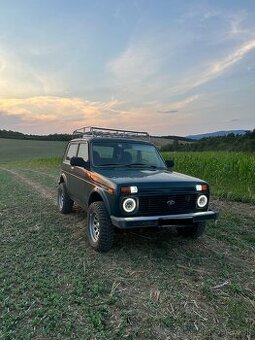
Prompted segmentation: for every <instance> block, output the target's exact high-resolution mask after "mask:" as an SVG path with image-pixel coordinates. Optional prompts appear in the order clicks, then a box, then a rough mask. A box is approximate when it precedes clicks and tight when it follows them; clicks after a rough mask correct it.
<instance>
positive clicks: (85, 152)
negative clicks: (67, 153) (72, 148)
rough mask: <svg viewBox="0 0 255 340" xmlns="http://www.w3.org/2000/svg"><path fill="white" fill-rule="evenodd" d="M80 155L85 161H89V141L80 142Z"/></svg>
mask: <svg viewBox="0 0 255 340" xmlns="http://www.w3.org/2000/svg"><path fill="white" fill-rule="evenodd" d="M78 157H81V158H83V159H84V161H85V162H87V161H88V144H87V143H82V144H80V146H79V151H78Z"/></svg>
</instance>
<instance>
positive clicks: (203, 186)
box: [196, 184, 208, 191]
mask: <svg viewBox="0 0 255 340" xmlns="http://www.w3.org/2000/svg"><path fill="white" fill-rule="evenodd" d="M196 190H197V191H207V190H208V185H207V184H197V185H196Z"/></svg>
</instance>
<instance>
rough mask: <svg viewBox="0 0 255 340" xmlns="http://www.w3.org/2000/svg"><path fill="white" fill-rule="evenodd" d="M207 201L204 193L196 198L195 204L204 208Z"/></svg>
mask: <svg viewBox="0 0 255 340" xmlns="http://www.w3.org/2000/svg"><path fill="white" fill-rule="evenodd" d="M207 203H208V198H207V196H205V195H200V196H199V197H198V199H197V205H198V207H199V208H204V207H205V206H206V204H207Z"/></svg>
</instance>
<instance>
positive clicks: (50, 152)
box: [0, 138, 66, 163]
mask: <svg viewBox="0 0 255 340" xmlns="http://www.w3.org/2000/svg"><path fill="white" fill-rule="evenodd" d="M65 145H66V142H55V141H37V140H19V139H5V138H0V163H3V162H9V161H20V160H31V159H35V158H50V157H61V156H62V155H63V153H64V149H65Z"/></svg>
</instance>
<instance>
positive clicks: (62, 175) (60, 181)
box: [58, 173, 66, 184]
mask: <svg viewBox="0 0 255 340" xmlns="http://www.w3.org/2000/svg"><path fill="white" fill-rule="evenodd" d="M61 183H65V184H66V175H65V174H64V173H62V174H61V175H60V177H59V181H58V184H61Z"/></svg>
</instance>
